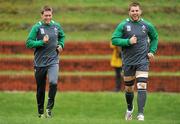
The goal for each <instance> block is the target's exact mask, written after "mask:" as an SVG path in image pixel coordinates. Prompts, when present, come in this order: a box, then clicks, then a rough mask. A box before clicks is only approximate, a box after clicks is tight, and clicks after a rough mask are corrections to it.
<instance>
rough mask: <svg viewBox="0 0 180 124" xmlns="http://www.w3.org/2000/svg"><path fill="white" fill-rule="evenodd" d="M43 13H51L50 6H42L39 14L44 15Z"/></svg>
mask: <svg viewBox="0 0 180 124" xmlns="http://www.w3.org/2000/svg"><path fill="white" fill-rule="evenodd" d="M44 11H51V12H53V9H52V8H51V7H50V6H47V5H46V6H44V7H43V8H42V10H41V14H44Z"/></svg>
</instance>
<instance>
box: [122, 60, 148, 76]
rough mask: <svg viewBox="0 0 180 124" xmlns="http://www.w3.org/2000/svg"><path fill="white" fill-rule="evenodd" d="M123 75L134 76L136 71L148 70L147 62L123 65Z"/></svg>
mask: <svg viewBox="0 0 180 124" xmlns="http://www.w3.org/2000/svg"><path fill="white" fill-rule="evenodd" d="M123 71H124V76H135V74H136V71H145V72H148V71H149V63H143V64H138V65H123Z"/></svg>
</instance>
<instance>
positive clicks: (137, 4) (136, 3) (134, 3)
mask: <svg viewBox="0 0 180 124" xmlns="http://www.w3.org/2000/svg"><path fill="white" fill-rule="evenodd" d="M132 6H139V8H140V9H141V5H140V3H138V2H133V3H131V4H129V8H128V9H129V10H130V9H131V7H132Z"/></svg>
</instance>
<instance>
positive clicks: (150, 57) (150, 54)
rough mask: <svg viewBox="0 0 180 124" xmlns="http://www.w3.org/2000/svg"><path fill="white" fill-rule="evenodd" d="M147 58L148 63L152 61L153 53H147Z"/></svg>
mask: <svg viewBox="0 0 180 124" xmlns="http://www.w3.org/2000/svg"><path fill="white" fill-rule="evenodd" d="M148 58H149V60H150V61H153V60H154V54H153V53H148Z"/></svg>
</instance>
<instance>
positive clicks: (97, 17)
mask: <svg viewBox="0 0 180 124" xmlns="http://www.w3.org/2000/svg"><path fill="white" fill-rule="evenodd" d="M130 1H131V0H127V1H124V0H73V1H72V0H63V1H62V0H59V1H55V0H51V1H44V0H36V1H34V0H27V1H22V0H2V2H1V6H0V11H1V13H0V18H1V20H0V25H1V27H0V29H1V31H0V41H2V40H4V41H6V40H10V41H25V40H26V38H27V34H28V32H29V30H30V28H31V26H32V25H33V24H34V23H36V22H37V21H39V20H40V13H39V11H40V8H41V7H42V6H43V5H46V4H48V5H51V6H52V7H53V8H54V19H55V20H57V21H58V22H61V25H62V27H63V28H64V31H65V33H66V36H67V38H66V40H68V41H69V40H71V41H84V40H88V41H92V40H96V41H101V40H103V41H107V40H110V39H111V35H112V32H113V30H114V27H115V26H116V25H117V24H118V23H119V22H120V21H121V20H122V19H125V18H126V17H127V15H128V14H127V6H128V4H129V3H130ZM140 2H141V4H142V6H143V12H144V16H143V17H145V18H146V19H147V20H150V21H151V22H152V23H153V24H154V25H155V26H156V27H157V28H158V32H159V38H160V41H166V42H172V41H173V42H179V39H180V36H179V33H180V32H179V28H180V25H179V19H180V15H179V12H180V11H179V9H178V8H179V7H180V3H179V2H178V0H151V1H144V0H140ZM102 25H104V26H105V27H104V26H102ZM92 27H93V28H92ZM172 32H173V33H172ZM10 34H11V36H9V35H10Z"/></svg>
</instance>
